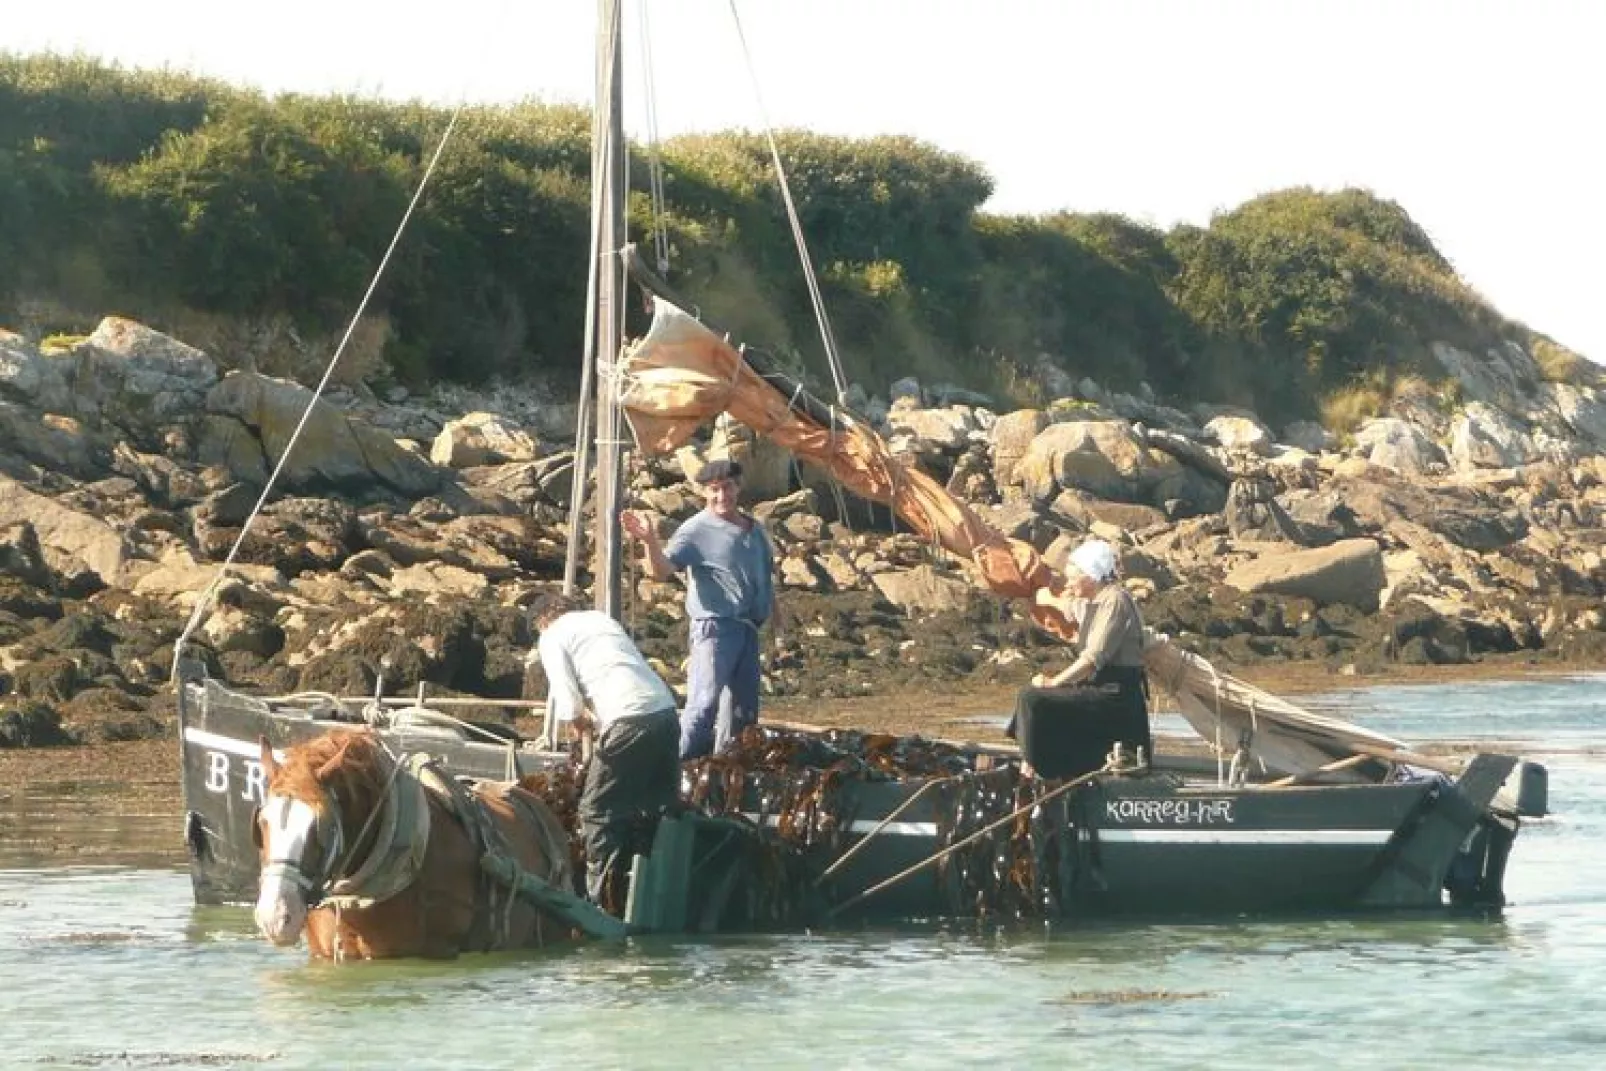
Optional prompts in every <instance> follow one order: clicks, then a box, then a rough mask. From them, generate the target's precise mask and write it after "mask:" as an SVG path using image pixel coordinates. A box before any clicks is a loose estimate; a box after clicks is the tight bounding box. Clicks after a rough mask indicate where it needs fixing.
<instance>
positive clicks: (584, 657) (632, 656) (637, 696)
mask: <svg viewBox="0 0 1606 1071" xmlns="http://www.w3.org/2000/svg"><path fill="white" fill-rule="evenodd" d="M536 658H539V659H540V661H541V667H542V668H543V669H544V670H546V679H547V688H548V690H547V696H548V700H549V702H550V703H551V705H552V713H553V716H554V717H556V718H557V719H558V720H559V721H573V720H574V717H575V715H577V714H579V713H580V708H581V707H582V706H583V705H584V704H586V703H588V702H589V703H590V704H591V710H592V712H593V713H594V714H595V715H596V718H597V735H598V736H601V735H602V734H603V733H604V732H606V731H607V729H608V726H610V725H612V724H613V723H614V722H616V721H618V720H619V719H620V718H636V717H641V716H642V715H644V714H655V713H657V712H658V711H662V710H674V708H675V694H674V693H673V692H671V691H670V690H669V685H667V684H665V683H664V682H663V678H661V677H659V676H658V674H656V673H654V672H653V671H652V667H651V666H649V665H647V660H646V659H645V658H643V657H642V656H641V652H640V651H639V650H637V649H636V645H635V644H634V643H633V642H631V639H630V636H629V635H628V634H626V632H625V630H624V629H623V628H621V627H620V625H619V622H617V621H615V620H614V619H613V618H611V617H609V616H608V615H607V614H605V613H602V612H601V611H600V610H576V611H574V612H572V613H567V614H564V615H563V616H562V617H560V618H558V619H557V620H556V621H554V622H552V624H550V625H549V626H547V627H546V628H544V629H542V630H541V639H540V642H539V643H537V644H536V648H535V650H534V651H531V652H530V656H529V658H528V659H526V661H532V660H534V659H536Z"/></svg>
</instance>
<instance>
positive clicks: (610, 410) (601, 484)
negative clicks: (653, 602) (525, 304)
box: [591, 0, 626, 618]
mask: <svg viewBox="0 0 1606 1071" xmlns="http://www.w3.org/2000/svg"><path fill="white" fill-rule="evenodd" d="M597 13H598V25H597V96H596V119H595V124H594V127H593V136H594V139H595V141H596V142H597V143H598V146H599V147H597V148H595V149H594V157H593V159H594V168H593V171H592V176H591V181H592V183H593V185H594V188H596V189H599V190H600V191H601V193H600V195H598V196H596V197H594V198H593V208H594V210H595V216H594V218H593V220H592V225H593V234H594V239H593V243H592V248H593V251H594V252H595V254H596V256H595V259H594V261H593V270H594V271H595V272H596V280H597V290H596V305H595V317H596V352H595V354H594V358H593V359H594V360H595V362H596V431H597V497H596V506H597V516H596V551H597V574H596V591H595V598H594V602H595V605H596V608H597V609H599V610H601V611H602V612H603V613H606V614H608V615H609V616H611V617H614V618H618V617H619V616H620V612H621V603H620V597H619V596H620V578H621V576H622V574H623V572H624V570H623V564H622V557H621V554H620V545H619V543H620V540H619V509H620V504H621V501H622V494H621V491H622V488H621V486H620V484H621V482H622V476H623V465H622V463H621V461H622V454H621V451H620V436H621V433H622V431H623V426H622V420H621V414H620V408H619V405H618V402H617V398H618V384H617V382H616V381H615V379H614V365H615V363H616V362H617V361H618V359H619V349H620V345H621V343H622V342H623V339H622V337H621V336H622V334H623V332H622V326H623V322H624V305H623V302H622V301H621V300H620V299H621V294H620V286H619V283H620V268H619V251H620V248H621V246H623V244H624V234H625V219H624V215H625V182H626V175H625V139H624V127H623V120H622V116H621V113H622V111H623V106H624V74H623V66H624V65H623V63H622V58H623V57H622V51H623V49H622V33H621V30H620V12H619V0H598V4H597Z"/></svg>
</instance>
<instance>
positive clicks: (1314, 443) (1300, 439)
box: [1282, 420, 1338, 454]
mask: <svg viewBox="0 0 1606 1071" xmlns="http://www.w3.org/2000/svg"><path fill="white" fill-rule="evenodd" d="M1282 441H1283V442H1284V443H1287V444H1288V445H1289V446H1297V447H1299V449H1301V450H1304V451H1306V452H1307V453H1312V454H1320V453H1322V452H1323V451H1325V450H1331V449H1333V448H1334V447H1336V446H1337V445H1338V436H1336V435H1334V434H1333V433H1332V432H1330V431H1328V430H1327V429H1326V428H1324V427H1322V426H1321V425H1320V424H1318V423H1316V422H1315V421H1314V420H1296V421H1294V422H1293V423H1292V424H1290V425H1288V426H1287V427H1286V428H1284V429H1283V438H1282Z"/></svg>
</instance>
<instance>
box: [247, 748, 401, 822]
mask: <svg viewBox="0 0 1606 1071" xmlns="http://www.w3.org/2000/svg"><path fill="white" fill-rule="evenodd" d="M389 777H390V768H389V763H388V761H387V757H386V755H385V751H384V749H383V748H382V747H380V744H379V738H378V737H376V736H375V735H374V734H373V732H372V731H371V730H368V729H353V730H350V731H344V732H331V733H326V734H324V735H323V736H320V737H318V738H316V739H314V740H309V741H307V742H306V743H304V744H297V745H296V746H294V747H292V748H290V750H289V751H287V752H286V753H285V756H284V762H283V763H281V764H280V765H279V768H278V770H277V771H275V772H274V775H273V778H272V780H271V783H270V784H269V786H268V787H269V789H270V790H271V791H272V792H274V793H275V794H276V795H280V796H287V797H289V798H290V799H296V800H300V801H301V802H302V803H306V804H308V805H310V806H311V807H312V808H313V809H314V810H316V811H319V812H320V813H321V812H322V811H323V807H324V800H325V799H326V796H325V794H324V786H325V785H331V786H332V785H333V784H335V783H339V784H341V785H342V786H344V787H346V789H347V795H348V797H356V798H362V799H366V800H377V799H378V798H379V797H380V796H381V795H382V794H383V793H384V791H385V783H386V781H387V780H388V779H389Z"/></svg>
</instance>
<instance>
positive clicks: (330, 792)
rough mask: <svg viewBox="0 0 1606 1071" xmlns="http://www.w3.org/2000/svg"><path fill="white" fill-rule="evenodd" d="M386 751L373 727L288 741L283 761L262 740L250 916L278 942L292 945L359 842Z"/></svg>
mask: <svg viewBox="0 0 1606 1071" xmlns="http://www.w3.org/2000/svg"><path fill="white" fill-rule="evenodd" d="M384 766H385V756H384V752H383V750H382V748H381V747H380V746H379V743H378V741H377V740H376V739H375V738H374V736H373V734H372V733H369V732H366V731H352V732H338V733H329V734H326V735H324V736H321V737H318V738H317V739H315V740H311V741H309V742H307V743H305V744H301V745H298V746H296V747H294V748H291V749H290V751H289V752H288V753H287V754H286V755H285V759H284V762H283V763H279V762H277V761H276V760H275V759H274V757H273V748H272V747H271V746H270V745H269V743H268V741H267V740H266V739H265V738H264V739H263V740H262V769H263V772H264V780H265V783H266V793H265V797H264V799H263V802H262V807H261V808H260V809H259V810H258V812H257V816H256V823H255V829H254V833H255V838H256V842H257V849H258V853H259V858H260V861H261V866H262V885H261V890H260V892H259V894H258V896H257V905H256V923H257V929H258V930H260V931H261V932H262V935H263V936H264V937H266V938H267V939H268V940H270V941H272V942H273V943H274V944H276V945H293V944H295V943H296V941H297V940H299V939H300V937H301V933H302V930H303V929H304V928H305V927H306V923H307V912H308V911H310V910H312V909H313V908H315V907H317V906H318V904H319V902H320V901H321V900H322V899H323V896H324V893H325V890H327V888H328V887H329V885H330V884H331V883H333V882H334V881H336V880H337V879H338V878H339V877H340V873H341V870H342V869H343V867H344V866H345V864H346V862H347V860H348V859H350V858H351V857H352V855H353V854H354V850H355V849H356V848H357V847H358V845H357V844H356V843H354V842H349V841H348V838H352V837H355V838H357V839H361V838H362V834H361V833H360V832H358V831H359V830H361V829H363V827H364V823H365V820H366V819H367V818H368V816H369V815H371V814H372V813H373V811H374V809H375V808H376V807H378V806H379V804H380V803H381V801H382V799H383V796H384V784H385V776H386V773H385V770H384Z"/></svg>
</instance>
